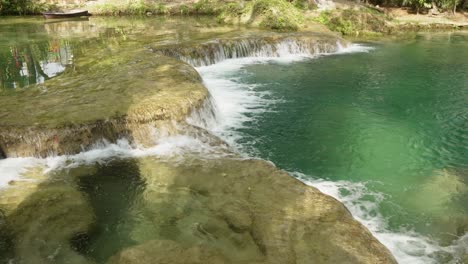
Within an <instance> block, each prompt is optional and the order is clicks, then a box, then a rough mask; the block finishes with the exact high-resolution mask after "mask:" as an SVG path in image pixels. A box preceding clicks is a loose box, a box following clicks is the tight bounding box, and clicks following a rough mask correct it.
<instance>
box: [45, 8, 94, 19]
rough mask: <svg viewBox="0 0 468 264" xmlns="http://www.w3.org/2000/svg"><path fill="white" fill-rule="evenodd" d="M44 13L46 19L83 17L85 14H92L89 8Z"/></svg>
mask: <svg viewBox="0 0 468 264" xmlns="http://www.w3.org/2000/svg"><path fill="white" fill-rule="evenodd" d="M42 15H43V16H44V17H45V18H46V19H51V18H70V17H83V16H90V15H91V14H90V13H88V10H73V11H67V12H44V13H42Z"/></svg>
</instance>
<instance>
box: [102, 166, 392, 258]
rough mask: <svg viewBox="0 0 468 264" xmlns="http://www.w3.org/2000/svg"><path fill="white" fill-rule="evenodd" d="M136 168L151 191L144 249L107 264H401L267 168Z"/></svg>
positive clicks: (144, 206)
mask: <svg viewBox="0 0 468 264" xmlns="http://www.w3.org/2000/svg"><path fill="white" fill-rule="evenodd" d="M137 164H138V166H139V170H140V177H141V178H142V179H144V180H145V183H146V188H145V190H144V192H143V193H142V201H143V202H141V203H140V205H141V207H139V208H134V210H137V211H139V212H140V213H139V214H140V215H141V214H143V215H147V216H148V217H147V219H146V221H147V222H146V224H145V225H141V226H135V227H134V230H133V231H132V237H131V238H132V240H134V241H139V242H140V243H141V244H139V245H137V246H134V247H130V248H127V249H124V250H122V251H121V252H120V253H118V254H116V255H115V256H113V257H112V258H111V259H110V260H109V261H108V263H109V264H110V263H116V264H130V263H132V264H136V263H149V262H152V263H205V264H208V263H239V264H240V263H265V264H266V263H271V264H274V263H278V264H288V263H291V264H292V263H297V264H300V263H396V261H395V260H394V258H393V256H392V255H391V254H390V252H389V251H388V250H387V249H386V248H385V247H384V246H383V245H382V244H380V242H378V241H377V240H376V239H375V238H374V237H373V236H372V235H371V233H370V232H369V231H368V230H367V229H366V228H365V227H363V226H362V225H361V224H360V223H359V222H357V221H356V220H354V219H353V217H352V216H351V214H350V213H349V211H348V210H347V209H346V208H345V207H344V206H343V205H342V204H341V203H340V202H338V201H337V200H335V199H334V198H332V197H329V196H327V195H324V194H323V193H321V192H320V191H318V190H317V189H315V188H313V187H310V186H307V185H305V184H303V183H302V182H300V181H298V180H296V179H294V178H292V177H291V176H290V175H288V174H287V173H285V172H282V171H280V170H278V169H277V168H276V167H275V166H274V165H272V164H269V163H267V162H265V161H261V160H240V159H231V158H229V159H216V160H192V161H187V162H184V163H183V164H174V163H172V162H161V161H160V160H157V159H155V158H144V159H139V160H138V162H137ZM148 226H150V227H151V228H150V229H149V230H148V228H147V227H148ZM167 234H173V235H169V236H168V235H167Z"/></svg>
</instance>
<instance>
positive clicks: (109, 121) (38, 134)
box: [0, 49, 208, 157]
mask: <svg viewBox="0 0 468 264" xmlns="http://www.w3.org/2000/svg"><path fill="white" fill-rule="evenodd" d="M117 53H118V54H116V55H109V54H106V53H105V52H97V53H94V54H89V55H88V56H87V57H86V58H83V59H81V60H80V61H78V62H77V63H76V64H77V68H78V69H81V70H79V72H71V73H68V74H64V75H61V76H59V77H57V78H54V79H52V80H49V81H47V82H45V83H43V84H40V85H37V86H35V87H30V88H29V89H26V90H23V91H21V92H18V93H15V94H2V95H0V104H1V105H2V106H3V107H2V108H1V109H0V125H1V126H2V131H1V132H0V148H1V149H2V150H3V152H4V153H5V155H6V156H7V157H14V156H31V155H33V156H46V155H48V154H50V153H55V154H64V153H76V152H79V151H81V150H82V149H83V148H86V147H88V146H91V145H92V144H94V143H95V142H96V141H98V140H100V139H107V140H110V141H111V142H112V141H115V140H117V139H118V138H120V137H122V136H127V137H129V138H130V139H132V140H133V141H135V142H139V143H142V144H147V143H149V142H145V140H149V139H148V137H147V136H148V135H149V134H150V130H151V128H152V127H155V128H160V126H163V125H165V123H167V122H168V121H171V120H174V121H182V120H185V118H186V117H187V116H188V115H189V114H190V113H191V111H192V110H193V109H196V108H197V107H199V106H201V105H202V104H203V102H204V100H205V98H206V97H207V95H208V92H207V90H206V88H205V87H204V86H203V85H202V83H201V79H200V77H199V75H198V73H197V72H196V71H195V69H193V68H192V67H191V66H189V65H187V64H185V63H183V62H181V61H177V60H175V59H173V58H169V57H165V56H161V55H157V54H153V53H151V52H149V51H147V50H134V51H129V50H125V49H120V50H118V51H117ZM129 76H131V78H130V77H129ZM141 131H144V133H140V132H141Z"/></svg>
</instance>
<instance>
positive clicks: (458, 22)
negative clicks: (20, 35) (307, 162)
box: [0, 0, 468, 37]
mask: <svg viewBox="0 0 468 264" xmlns="http://www.w3.org/2000/svg"><path fill="white" fill-rule="evenodd" d="M5 8H6V7H4V11H3V12H4V13H6V14H8V12H9V11H8V10H5ZM22 8H24V11H20V13H23V14H38V13H40V12H41V11H44V10H69V9H77V8H79V9H86V10H88V11H89V12H90V13H92V14H93V15H96V16H129V15H130V16H132V15H133V16H208V17H211V18H212V19H213V22H216V23H220V24H227V25H243V26H248V27H259V28H265V29H271V30H278V31H308V30H310V29H311V28H317V26H318V25H325V26H326V27H327V28H328V29H330V30H332V31H335V32H339V33H341V34H343V35H345V36H351V37H360V36H362V37H376V36H386V35H395V34H401V33H405V32H418V31H441V30H460V29H466V28H467V27H468V15H467V13H466V10H464V9H466V8H465V7H460V10H459V11H460V12H458V13H456V14H452V13H451V12H449V11H446V12H441V11H438V10H437V11H434V10H433V9H431V10H429V11H427V10H428V9H425V10H426V11H427V12H426V13H425V14H422V13H421V14H414V13H413V12H414V11H413V10H412V9H410V8H407V7H402V8H396V7H388V8H387V7H379V6H373V5H370V4H364V3H356V2H354V1H347V0H340V1H318V2H316V1H307V0H295V1H289V2H288V1H284V0H273V1H267V0H255V1H223V0H199V1H194V0H178V1H157V0H138V1H126V0H125V1H124V0H97V1H86V0H63V1H58V0H47V1H45V2H40V3H36V4H34V3H29V4H27V5H26V4H25V5H24V7H22ZM20 10H22V9H20ZM0 12H1V8H0ZM13 12H18V11H13Z"/></svg>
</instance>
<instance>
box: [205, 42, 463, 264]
mask: <svg viewBox="0 0 468 264" xmlns="http://www.w3.org/2000/svg"><path fill="white" fill-rule="evenodd" d="M367 46H371V47H373V50H370V51H369V52H361V53H349V54H339V55H330V56H322V57H319V58H314V59H304V60H300V61H296V62H289V63H284V62H281V61H270V62H268V60H267V61H264V60H263V61H255V60H254V61H250V62H248V61H243V62H242V61H232V62H230V63H224V64H223V65H224V66H225V67H224V69H225V70H226V71H225V72H224V73H223V70H216V69H215V67H208V68H203V69H201V72H202V76H204V77H205V78H208V81H207V85H208V87H209V88H210V89H211V90H212V93H213V94H215V99H218V100H219V101H220V103H219V104H220V105H221V108H222V107H223V106H222V105H223V104H227V105H229V101H230V99H229V98H228V97H227V96H230V95H229V94H228V93H224V94H223V91H222V89H223V88H224V89H231V90H233V91H237V92H239V93H244V95H246V97H247V98H251V100H252V101H251V102H249V100H248V99H244V100H243V101H242V100H240V102H239V104H240V105H241V106H244V107H246V108H248V109H250V113H244V115H243V117H244V119H243V122H242V126H239V125H234V126H232V127H231V128H230V129H228V130H229V131H230V132H229V133H221V134H223V136H224V137H226V138H232V137H233V136H232V135H235V139H236V143H237V144H238V145H239V147H240V149H242V150H243V151H246V152H248V153H250V155H254V156H258V157H261V158H264V159H267V160H271V161H273V162H274V163H275V164H276V165H277V166H278V167H280V168H282V169H285V170H287V171H290V172H295V175H297V176H298V177H300V178H302V179H304V180H306V181H311V182H315V183H316V185H317V186H318V187H324V189H323V190H324V191H326V192H327V191H330V192H331V194H335V195H336V196H338V197H339V198H340V199H342V200H344V201H348V203H347V206H350V207H353V209H352V210H351V211H353V213H357V214H358V216H357V217H359V218H362V220H365V221H367V224H368V225H370V226H371V230H372V229H373V230H380V231H381V232H389V231H390V232H395V233H399V232H402V233H406V234H413V232H416V233H414V234H415V236H420V235H421V236H424V237H426V238H428V239H429V240H432V242H431V243H434V244H439V245H441V246H448V245H451V244H452V243H458V241H459V239H461V237H463V236H464V235H465V234H466V232H467V231H468V185H467V184H468V35H467V34H465V33H447V34H446V33H433V34H423V35H418V37H417V38H415V39H411V40H405V41H401V42H398V43H397V42H386V43H377V44H367ZM229 64H230V66H229ZM235 64H237V65H238V66H237V67H233V65H235ZM242 65H244V66H242ZM222 80H229V82H228V83H227V84H226V83H224V87H223V83H222V82H220V81H222ZM217 86H221V87H222V88H217ZM252 93H253V95H252ZM217 94H218V96H216V95H217ZM249 94H251V96H249ZM324 181H325V182H332V183H333V182H335V183H336V184H335V185H333V184H332V185H333V186H332V189H334V190H333V191H331V190H327V188H328V189H330V188H331V187H330V185H326V184H323V183H324ZM360 184H364V186H365V187H363V188H362V189H360V188H356V186H362V185H360ZM333 192H335V193H333ZM356 197H357V198H356ZM377 221H378V222H377ZM372 226H374V227H375V228H372ZM384 230H385V231H384ZM382 237H383V236H382ZM382 237H381V238H382ZM395 239H396V237H395ZM409 240H411V239H409ZM409 240H406V241H404V242H401V241H396V240H394V241H393V242H390V240H389V241H387V242H388V243H386V244H387V245H388V246H389V247H390V248H393V247H394V246H395V247H398V245H396V244H398V243H400V242H401V244H402V245H405V243H407V242H408V241H409ZM454 241H455V242H454ZM384 242H385V241H384ZM410 242H411V241H410ZM410 244H411V243H410ZM413 244H416V246H415V247H412V248H411V245H408V244H406V246H403V247H401V245H400V249H399V250H400V251H403V253H402V254H403V255H405V254H408V255H410V256H414V257H416V258H415V259H419V260H420V261H421V263H423V262H425V261H433V260H434V259H437V262H447V261H448V260H447V259H446V258H445V257H440V258H439V257H436V255H437V254H438V253H434V252H432V249H430V248H428V245H427V244H424V243H422V242H421V241H419V242H418V241H417V239H416V240H415V241H414V243H413ZM405 247H407V248H406V249H405ZM405 250H406V251H407V252H404V251H405ZM394 253H395V252H394ZM439 253H440V252H439ZM442 255H443V254H442ZM428 256H429V258H427V259H426V258H425V257H428ZM402 259H404V258H403V257H402V258H400V260H402ZM430 259H432V260H430ZM413 260H414V259H413ZM408 263H409V262H408ZM426 263H427V262H426Z"/></svg>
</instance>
